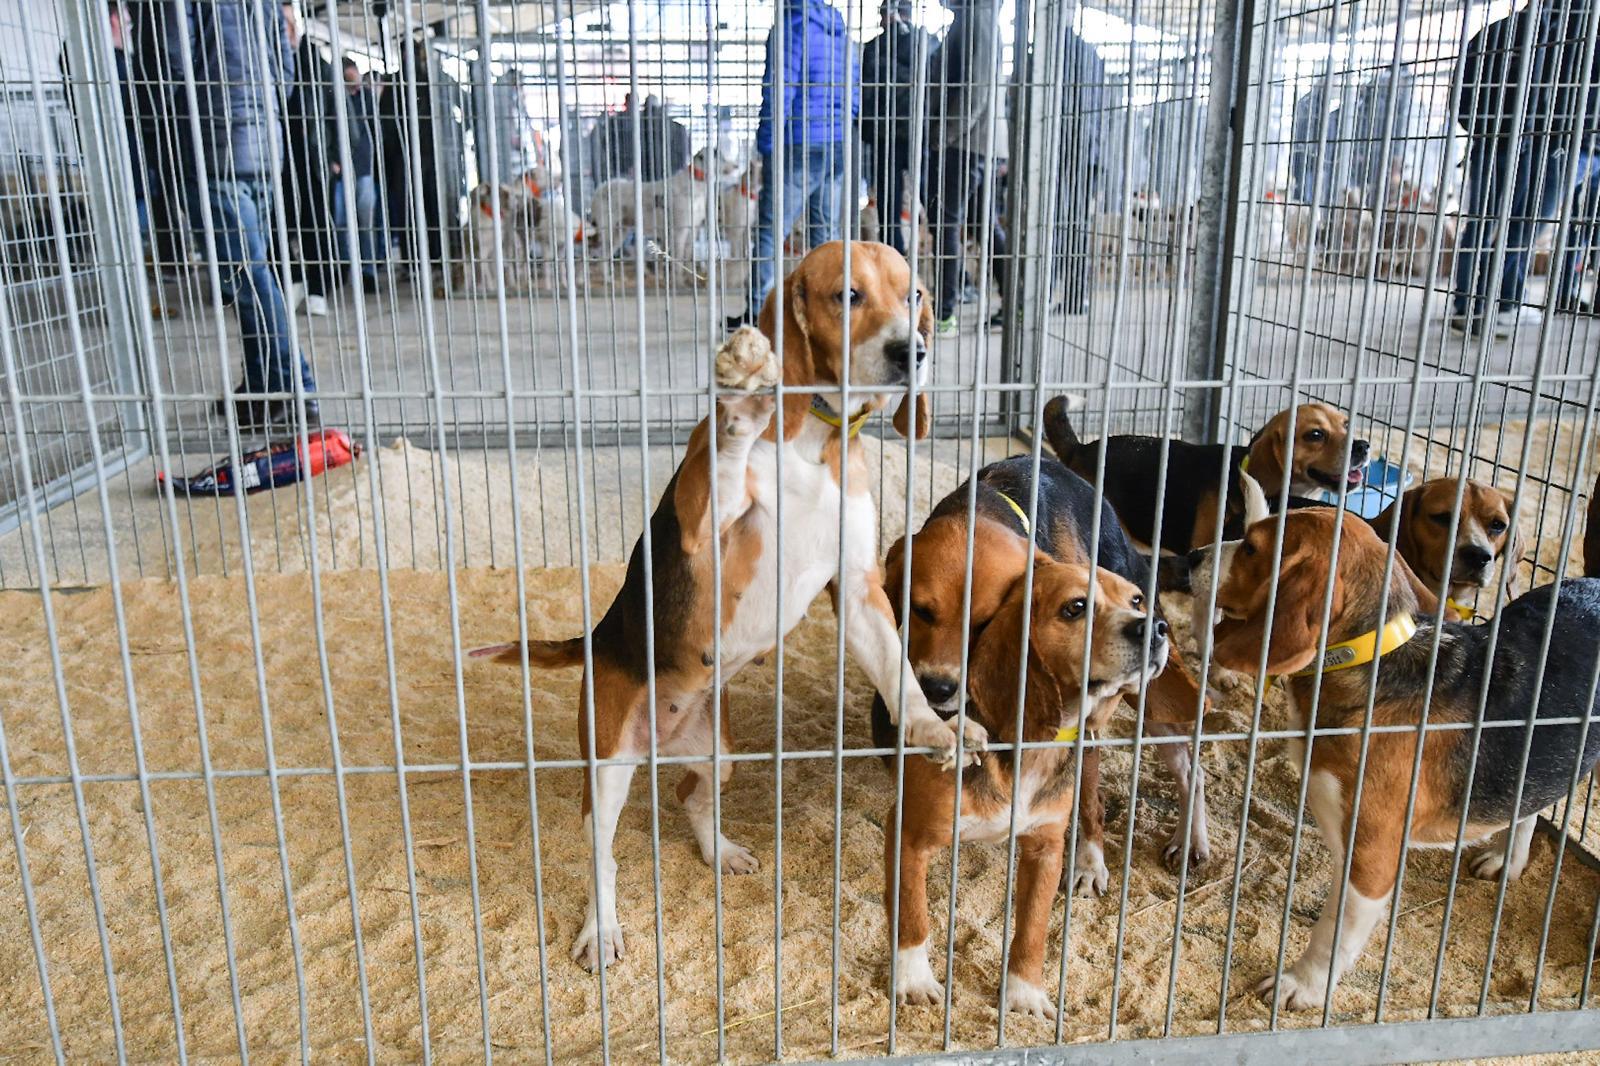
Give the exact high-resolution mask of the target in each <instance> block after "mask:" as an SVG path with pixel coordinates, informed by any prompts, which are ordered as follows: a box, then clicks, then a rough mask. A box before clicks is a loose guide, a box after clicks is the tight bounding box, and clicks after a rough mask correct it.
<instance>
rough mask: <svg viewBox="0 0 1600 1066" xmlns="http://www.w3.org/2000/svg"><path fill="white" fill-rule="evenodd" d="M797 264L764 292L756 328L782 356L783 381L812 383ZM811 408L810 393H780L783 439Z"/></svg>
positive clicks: (771, 428) (807, 323)
mask: <svg viewBox="0 0 1600 1066" xmlns="http://www.w3.org/2000/svg"><path fill="white" fill-rule="evenodd" d="M800 269H801V268H800V267H796V268H795V269H794V270H793V271H792V272H790V274H789V276H788V277H786V278H784V279H783V281H782V283H781V285H780V286H777V287H774V288H773V290H772V291H771V292H769V293H767V299H766V302H765V303H763V304H762V305H761V313H760V315H758V316H757V318H756V328H757V329H759V330H760V331H761V332H762V334H763V335H764V336H765V337H766V338H767V340H768V341H769V342H771V344H772V348H773V350H774V351H776V352H778V354H779V357H780V358H781V359H782V360H783V383H784V384H785V385H811V384H815V383H816V381H817V367H816V358H815V356H814V355H813V353H812V351H811V325H810V320H809V319H808V318H807V317H806V307H805V302H806V286H805V281H804V279H803V278H802V277H801V274H800ZM780 288H781V289H782V293H783V323H782V333H783V341H782V344H781V345H780V344H779V341H778V333H779V328H780V327H779V322H778V294H779V289H780ZM810 409H811V394H810V393H808V392H786V393H784V394H783V439H784V440H793V439H794V438H795V437H796V436H797V435H798V434H799V433H800V430H801V429H802V428H803V427H804V426H805V417H806V412H808V411H809V410H810ZM777 424H778V423H777V420H776V419H774V420H773V421H772V422H770V423H768V429H767V432H768V433H775V432H777Z"/></svg>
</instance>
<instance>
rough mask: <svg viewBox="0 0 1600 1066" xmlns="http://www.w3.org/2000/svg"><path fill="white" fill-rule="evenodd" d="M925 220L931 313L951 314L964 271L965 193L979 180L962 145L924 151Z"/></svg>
mask: <svg viewBox="0 0 1600 1066" xmlns="http://www.w3.org/2000/svg"><path fill="white" fill-rule="evenodd" d="M927 169H928V195H927V197H926V200H927V204H928V223H929V225H930V226H931V227H932V228H933V273H934V283H935V286H936V295H935V299H934V314H935V315H936V316H937V317H939V318H949V317H950V316H951V315H953V314H955V311H956V300H957V298H958V297H959V296H960V294H961V282H962V279H963V275H964V274H965V271H964V270H963V269H962V261H963V260H964V259H965V258H966V257H965V256H964V255H962V244H963V242H962V231H963V230H964V229H965V228H966V222H967V195H968V193H969V192H971V190H972V188H973V187H974V186H975V185H977V183H978V180H979V172H978V157H977V156H975V155H973V153H971V152H968V151H966V150H965V149H963V148H934V149H933V150H932V151H930V152H929V153H928V168H927Z"/></svg>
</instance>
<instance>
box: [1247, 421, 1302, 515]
mask: <svg viewBox="0 0 1600 1066" xmlns="http://www.w3.org/2000/svg"><path fill="white" fill-rule="evenodd" d="M1288 422H1289V414H1288V413H1287V412H1285V413H1283V414H1277V415H1273V416H1272V420H1271V421H1269V422H1268V423H1267V424H1266V425H1265V426H1264V427H1262V430H1261V433H1260V434H1259V435H1258V436H1257V437H1256V439H1255V440H1253V441H1251V442H1250V453H1249V460H1250V475H1251V476H1252V477H1254V478H1255V479H1256V481H1257V482H1259V483H1260V486H1261V489H1262V491H1263V492H1264V493H1266V494H1267V495H1268V496H1274V497H1275V496H1277V494H1278V492H1279V490H1281V489H1282V488H1283V482H1284V480H1285V478H1286V477H1287V476H1288V469H1289V464H1290V463H1292V462H1293V461H1294V460H1293V457H1292V456H1290V455H1289V448H1288V443H1289V436H1288V428H1287V427H1288Z"/></svg>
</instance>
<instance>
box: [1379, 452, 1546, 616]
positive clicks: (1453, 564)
mask: <svg viewBox="0 0 1600 1066" xmlns="http://www.w3.org/2000/svg"><path fill="white" fill-rule="evenodd" d="M1458 484H1459V482H1458V480H1457V479H1456V478H1452V477H1443V478H1434V479H1433V480H1432V481H1424V482H1423V483H1422V484H1420V485H1418V486H1417V487H1416V488H1413V489H1409V490H1407V492H1406V493H1405V495H1403V496H1401V497H1400V499H1399V500H1397V501H1396V502H1395V503H1392V504H1390V505H1389V506H1388V507H1387V508H1386V509H1385V510H1384V511H1383V513H1382V514H1380V515H1379V516H1378V517H1377V518H1375V519H1373V520H1372V527H1373V528H1374V529H1375V530H1377V532H1378V536H1379V537H1382V538H1386V537H1388V535H1389V529H1390V524H1391V523H1392V522H1393V521H1394V517H1395V516H1394V510H1395V508H1396V507H1398V508H1399V509H1400V530H1399V533H1398V534H1397V539H1396V541H1395V549H1396V550H1397V551H1398V552H1399V553H1400V556H1401V558H1403V559H1405V561H1406V562H1407V563H1409V564H1410V566H1411V569H1412V571H1413V572H1414V573H1415V574H1416V575H1417V576H1418V577H1419V578H1421V579H1422V583H1423V584H1425V585H1427V586H1428V588H1429V589H1431V590H1432V591H1433V592H1434V594H1435V595H1439V596H1443V597H1444V598H1445V604H1446V611H1447V613H1446V615H1445V617H1446V618H1454V619H1459V620H1461V621H1468V620H1470V619H1471V618H1472V617H1473V615H1474V614H1475V613H1476V611H1475V609H1474V608H1473V607H1472V605H1471V604H1469V603H1467V602H1466V601H1467V598H1468V597H1470V596H1476V595H1477V593H1478V592H1479V590H1481V589H1485V588H1488V587H1489V585H1490V583H1491V582H1492V581H1493V579H1494V569H1495V567H1494V564H1495V562H1496V561H1497V560H1501V559H1504V560H1505V566H1506V585H1507V587H1508V588H1507V591H1508V594H1509V595H1510V596H1512V597H1514V596H1516V594H1517V588H1518V585H1517V563H1518V561H1519V560H1521V558H1522V534H1521V532H1520V531H1519V530H1518V528H1517V521H1516V515H1515V514H1514V513H1512V510H1511V503H1512V500H1513V498H1514V497H1513V496H1512V494H1511V493H1509V492H1507V491H1505V490H1504V489H1497V488H1495V487H1494V486H1493V485H1485V484H1483V483H1482V482H1481V481H1468V482H1467V484H1466V487H1465V488H1464V489H1463V490H1462V496H1461V518H1460V519H1459V520H1458V521H1457V523H1456V535H1455V539H1454V540H1453V541H1452V540H1451V539H1450V516H1451V513H1452V511H1454V509H1455V502H1456V486H1457V485H1458ZM1446 569H1448V570H1449V571H1450V583H1449V587H1448V588H1447V587H1446V586H1445V580H1444V576H1445V570H1446Z"/></svg>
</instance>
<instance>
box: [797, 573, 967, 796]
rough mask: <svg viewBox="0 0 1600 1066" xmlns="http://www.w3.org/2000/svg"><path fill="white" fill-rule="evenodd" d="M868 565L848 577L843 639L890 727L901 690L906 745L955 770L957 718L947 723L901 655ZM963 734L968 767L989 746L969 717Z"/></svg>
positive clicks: (884, 598) (831, 587)
mask: <svg viewBox="0 0 1600 1066" xmlns="http://www.w3.org/2000/svg"><path fill="white" fill-rule="evenodd" d="M871 565H872V569H871V570H865V569H859V570H856V571H855V572H854V573H852V574H850V575H848V577H847V584H846V589H847V591H848V594H849V595H848V600H847V607H846V610H845V627H844V639H845V643H846V644H847V645H848V646H849V648H850V654H851V656H853V657H854V658H855V660H856V662H857V663H859V664H860V665H861V669H862V670H863V671H864V672H865V673H866V675H867V678H868V679H869V680H870V681H871V682H872V687H873V688H875V689H877V690H878V693H879V695H881V696H882V697H883V702H884V704H885V705H887V706H888V708H889V721H890V723H891V724H893V725H899V724H900V716H899V707H900V697H901V693H902V692H903V693H904V694H905V701H906V747H908V748H912V747H915V748H933V749H935V750H934V752H933V753H932V754H931V755H929V756H928V758H929V759H931V760H933V762H935V763H937V764H938V765H939V766H941V767H942V768H944V769H947V770H948V769H954V768H955V765H956V732H955V730H956V721H957V720H956V719H954V718H952V719H950V721H948V722H947V721H945V720H944V719H942V718H940V717H939V716H938V715H937V714H935V713H934V711H933V708H932V707H930V706H928V698H927V697H926V696H924V695H923V694H922V686H921V685H919V684H918V683H917V679H916V676H915V675H914V674H913V673H912V671H911V664H910V663H909V662H907V661H906V657H905V656H904V655H902V654H900V635H899V633H898V632H897V631H896V629H895V624H894V611H893V609H892V608H891V607H890V606H889V595H888V593H886V592H884V590H883V581H882V579H881V578H880V577H879V575H878V573H877V569H876V566H877V564H876V561H875V560H874V561H873V562H872V564H871ZM837 585H838V583H837V582H829V583H828V591H829V592H830V593H831V594H832V596H833V602H834V605H835V610H837V609H838V603H839V593H838V587H837ZM962 736H963V737H964V738H965V742H966V746H965V748H964V749H963V760H964V762H965V764H966V765H968V766H971V765H975V764H976V763H977V762H978V761H979V760H980V759H981V758H982V757H983V751H984V748H986V747H987V746H988V743H989V732H988V730H986V729H984V728H983V726H982V725H980V724H978V722H977V721H976V720H974V719H972V718H970V717H969V718H966V720H965V723H964V725H963V727H962Z"/></svg>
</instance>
